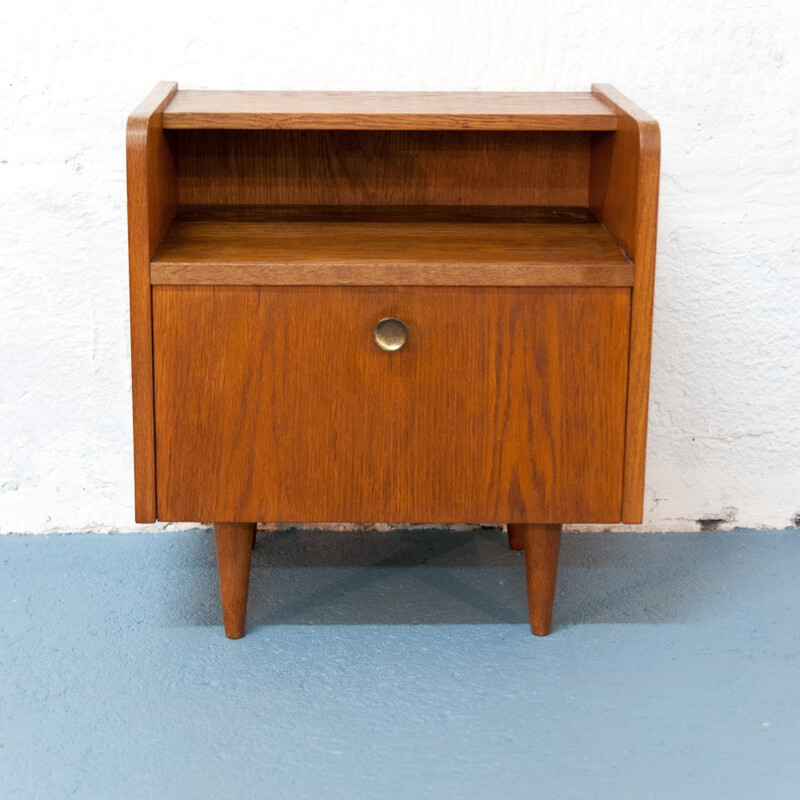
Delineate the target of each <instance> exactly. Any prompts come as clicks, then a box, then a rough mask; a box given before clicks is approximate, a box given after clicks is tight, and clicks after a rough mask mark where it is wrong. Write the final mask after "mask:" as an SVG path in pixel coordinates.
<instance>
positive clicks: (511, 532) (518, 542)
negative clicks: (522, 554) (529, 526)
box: [506, 522, 525, 550]
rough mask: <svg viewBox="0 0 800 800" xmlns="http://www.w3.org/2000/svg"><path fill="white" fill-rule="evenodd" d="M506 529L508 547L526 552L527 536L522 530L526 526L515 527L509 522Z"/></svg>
mask: <svg viewBox="0 0 800 800" xmlns="http://www.w3.org/2000/svg"><path fill="white" fill-rule="evenodd" d="M506 527H507V528H508V546H509V547H510V548H511V549H512V550H524V549H525V535H524V534H523V532H522V529H523V528H524V527H525V526H524V525H515V524H514V523H513V522H509V523H508V525H506Z"/></svg>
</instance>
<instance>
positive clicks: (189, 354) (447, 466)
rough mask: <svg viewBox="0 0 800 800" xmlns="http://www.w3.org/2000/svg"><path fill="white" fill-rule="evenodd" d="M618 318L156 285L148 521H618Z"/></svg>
mask: <svg viewBox="0 0 800 800" xmlns="http://www.w3.org/2000/svg"><path fill="white" fill-rule="evenodd" d="M386 317H396V318H398V319H399V320H401V321H402V322H403V323H404V324H405V326H406V328H407V331H408V338H407V341H406V343H405V345H404V346H403V347H401V349H399V350H396V351H394V352H387V351H385V350H382V349H381V348H380V347H378V346H377V345H376V343H375V340H374V338H373V333H374V329H375V325H376V323H377V322H378V321H379V320H381V319H383V318H386ZM629 317H630V290H629V289H627V288H619V289H617V288H609V289H592V288H580V289H566V288H563V289H562V288H455V287H453V288H451V287H436V288H430V287H397V288H391V287H390V288H387V287H374V288H373V287H291V288H286V287H263V286H241V287H210V286H156V287H153V332H154V358H155V405H156V475H157V508H158V517H159V518H160V519H162V520H175V521H177V520H205V521H222V522H231V521H274V522H278V521H285V522H320V521H352V522H367V521H386V522H391V521H395V522H469V521H476V522H477V521H483V522H613V521H618V520H619V519H620V517H621V505H622V468H623V449H624V430H625V399H626V382H627V359H628V334H629Z"/></svg>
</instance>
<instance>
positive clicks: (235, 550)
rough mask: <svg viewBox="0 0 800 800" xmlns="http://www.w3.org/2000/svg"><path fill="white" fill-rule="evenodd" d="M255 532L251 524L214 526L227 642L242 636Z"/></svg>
mask: <svg viewBox="0 0 800 800" xmlns="http://www.w3.org/2000/svg"><path fill="white" fill-rule="evenodd" d="M255 531H256V526H255V523H250V522H215V523H214V539H215V541H216V545H217V569H218V570H219V593H220V598H221V599H222V621H223V623H224V625H225V635H226V636H227V637H228V638H229V639H241V637H242V636H244V623H245V616H246V614H247V587H248V584H249V583H250V556H251V555H252V553H253V537H254V536H255Z"/></svg>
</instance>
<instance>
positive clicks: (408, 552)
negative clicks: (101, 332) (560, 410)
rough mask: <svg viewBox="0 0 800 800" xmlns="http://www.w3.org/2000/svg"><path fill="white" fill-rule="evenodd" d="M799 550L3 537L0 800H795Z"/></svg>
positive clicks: (474, 541)
mask: <svg viewBox="0 0 800 800" xmlns="http://www.w3.org/2000/svg"><path fill="white" fill-rule="evenodd" d="M799 587H800V532H798V531H793V530H792V531H789V530H787V531H784V532H774V533H769V532H766V533H765V532H754V531H745V530H737V531H734V532H709V533H702V534H670V535H661V534H575V533H573V534H569V533H568V534H565V535H564V538H563V543H562V550H561V568H560V572H559V583H558V590H557V595H558V596H557V599H556V610H555V615H554V631H553V633H552V634H551V635H550V636H549V637H547V638H544V639H539V638H533V637H532V636H531V635H530V633H529V631H528V624H527V618H526V602H525V580H524V574H523V565H522V554H521V553H516V552H511V551H509V550H508V548H507V545H506V543H505V537H504V535H503V534H502V533H501V532H500V531H499V530H496V529H475V530H470V531H467V532H429V533H426V532H424V531H416V530H415V531H411V532H392V533H361V534H358V533H330V532H328V533H319V532H285V533H273V534H266V533H264V534H259V541H258V545H257V548H256V551H255V553H254V569H253V578H252V581H251V599H250V610H249V617H248V619H249V629H248V631H249V632H248V635H247V637H246V638H245V639H242V640H240V641H228V640H226V639H225V638H224V635H223V633H222V628H221V625H220V615H219V606H218V600H217V586H216V573H215V561H214V549H213V540H212V536H211V534H210V533H209V532H207V531H188V532H180V533H167V534H125V535H114V536H97V535H94V536H92V535H50V536H5V537H0V604H1V605H0V607H1V608H2V613H1V614H0V797H1V798H3V799H4V800H5V798H24V800H34V799H35V798H47V800H53V798H63V797H75V798H114V799H115V800H116V799H118V798H137V800H141V799H142V798H159V800H161V799H162V798H192V799H196V798H200V799H202V798H220V799H221V798H284V797H285V798H326V800H327V798H348V800H351V799H352V798H437V799H438V798H593V797H599V798H615V800H616V799H617V798H636V799H637V800H639V799H640V798H671V799H672V798H703V800H709V799H711V798H726V800H727V799H728V798H747V799H748V800H750V798H759V799H763V798H797V797H798V796H800V590H799Z"/></svg>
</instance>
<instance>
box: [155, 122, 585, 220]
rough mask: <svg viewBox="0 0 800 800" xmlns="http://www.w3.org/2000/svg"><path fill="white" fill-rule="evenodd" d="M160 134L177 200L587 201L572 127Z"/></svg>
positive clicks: (579, 137)
mask: <svg viewBox="0 0 800 800" xmlns="http://www.w3.org/2000/svg"><path fill="white" fill-rule="evenodd" d="M168 134H169V138H170V141H171V142H172V143H173V147H174V149H175V152H176V154H177V170H178V182H179V197H180V203H181V205H198V204H199V205H322V206H334V205H349V206H364V205H383V206H397V205H412V206H430V205H461V206H474V205H522V206H532V205H549V206H584V207H586V206H588V204H589V188H588V187H589V155H590V146H591V134H589V133H586V132H580V131H578V132H575V131H569V132H563V133H552V132H549V133H548V132H530V131H495V132H488V131H438V132H437V131H396V130H393V131H312V130H302V131H216V130H191V131H169V132H168Z"/></svg>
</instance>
